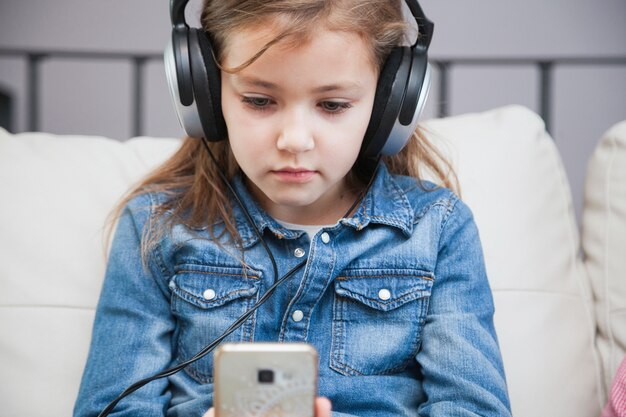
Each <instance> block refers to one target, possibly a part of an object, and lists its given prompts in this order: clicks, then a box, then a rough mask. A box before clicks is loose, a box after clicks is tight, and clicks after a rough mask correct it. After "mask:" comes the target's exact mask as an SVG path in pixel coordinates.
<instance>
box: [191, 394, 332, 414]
mask: <svg viewBox="0 0 626 417" xmlns="http://www.w3.org/2000/svg"><path fill="white" fill-rule="evenodd" d="M330 411H331V404H330V400H329V399H328V398H325V397H317V398H316V399H315V417H331V413H330ZM203 417H215V411H214V410H213V407H211V408H209V411H207V412H206V414H205V415H204V416H203Z"/></svg>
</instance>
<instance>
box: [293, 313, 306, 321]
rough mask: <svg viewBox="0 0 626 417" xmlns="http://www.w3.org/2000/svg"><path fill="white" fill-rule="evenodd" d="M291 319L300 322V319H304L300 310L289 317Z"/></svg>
mask: <svg viewBox="0 0 626 417" xmlns="http://www.w3.org/2000/svg"><path fill="white" fill-rule="evenodd" d="M291 318H292V319H293V321H302V319H303V318H304V313H303V312H302V311H300V310H296V311H294V312H293V314H292V315H291Z"/></svg>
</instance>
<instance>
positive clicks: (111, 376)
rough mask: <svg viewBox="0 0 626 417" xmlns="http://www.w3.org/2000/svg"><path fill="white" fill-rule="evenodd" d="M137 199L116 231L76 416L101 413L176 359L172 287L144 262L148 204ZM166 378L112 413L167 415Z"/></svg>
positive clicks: (146, 387)
mask: <svg viewBox="0 0 626 417" xmlns="http://www.w3.org/2000/svg"><path fill="white" fill-rule="evenodd" d="M146 200H148V199H147V198H146V199H142V201H143V202H144V203H146ZM134 202H135V204H134V206H135V208H134V209H133V208H132V205H133V202H131V206H129V207H131V208H129V207H127V208H126V209H125V210H124V212H123V214H122V216H121V218H120V220H119V223H118V226H117V230H116V232H115V237H114V240H113V245H112V247H111V253H110V256H109V261H108V265H107V271H106V275H105V279H104V283H103V287H102V292H101V294H100V300H99V302H98V307H97V309H96V317H95V321H94V326H93V334H92V340H91V347H90V350H89V355H88V359H87V365H86V367H85V370H84V373H83V378H82V382H81V386H80V390H79V393H78V398H77V401H76V403H75V407H74V416H75V417H90V416H97V415H98V414H99V413H100V412H101V411H102V410H103V409H104V408H105V407H106V406H107V405H108V404H109V403H110V402H111V401H112V400H114V399H115V398H116V397H117V396H118V395H119V394H120V393H121V392H122V391H124V390H125V389H126V388H127V387H128V386H130V385H131V384H132V383H134V382H136V381H138V380H140V379H142V378H145V377H148V376H151V375H153V374H155V373H157V372H159V371H162V370H164V369H165V368H167V367H168V366H169V365H170V363H171V361H172V347H171V338H172V332H173V329H174V321H173V317H172V314H171V310H170V303H169V296H168V293H167V288H166V287H165V283H164V281H162V280H161V278H160V277H159V276H158V268H157V267H154V266H153V267H144V264H143V263H142V260H141V249H140V248H141V235H142V228H143V224H144V223H145V221H146V220H145V219H146V218H147V217H148V216H149V207H146V206H149V203H146V204H144V206H141V204H140V203H137V202H136V201H135V200H134ZM167 383H168V382H167V379H160V380H156V381H153V382H151V383H149V384H148V385H146V386H145V387H143V388H141V389H139V390H138V391H135V392H134V393H133V394H131V395H130V396H128V397H126V398H125V399H123V400H122V401H120V402H119V403H118V405H117V406H116V407H115V409H114V410H113V412H112V413H111V414H110V415H111V416H116V417H122V416H133V417H142V416H163V415H164V414H165V409H166V408H167V406H168V403H169V398H170V396H169V393H168V390H167Z"/></svg>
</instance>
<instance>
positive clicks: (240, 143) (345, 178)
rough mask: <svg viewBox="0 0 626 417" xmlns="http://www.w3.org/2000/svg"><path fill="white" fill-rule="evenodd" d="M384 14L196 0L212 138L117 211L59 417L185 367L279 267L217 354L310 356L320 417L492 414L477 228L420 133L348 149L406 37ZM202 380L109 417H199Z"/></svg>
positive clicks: (162, 390)
mask: <svg viewBox="0 0 626 417" xmlns="http://www.w3.org/2000/svg"><path fill="white" fill-rule="evenodd" d="M178 3H181V2H176V1H174V2H173V3H172V4H174V9H173V15H176V13H177V12H180V8H178V9H177V8H176V7H177V4H178ZM184 3H186V2H185V1H183V2H182V4H183V6H182V9H184ZM413 3H414V2H413V1H412V2H409V5H410V6H411V7H413V9H415V7H416V4H413ZM178 6H180V4H178ZM402 7H403V5H402V3H401V2H400V1H399V0H384V1H383V0H336V1H329V0H271V1H269V0H246V1H241V0H239V1H235V0H219V1H218V0H205V3H204V5H203V11H202V25H203V29H204V30H205V31H206V32H207V34H208V35H207V37H206V38H203V37H201V38H200V39H199V40H198V42H199V43H200V44H201V46H202V44H203V43H204V44H205V46H204V48H207V45H208V43H210V45H208V46H209V47H212V48H213V50H212V54H213V55H214V56H211V54H207V55H208V56H207V55H203V58H204V59H205V60H207V62H206V64H207V66H209V65H212V62H209V61H211V60H213V59H215V60H216V62H217V65H218V66H219V68H220V70H219V71H218V72H219V77H220V80H219V82H220V84H219V85H220V86H221V90H220V93H221V95H219V94H218V95H217V96H216V97H217V98H218V99H217V106H218V107H219V104H221V111H219V113H220V115H221V114H223V120H224V123H225V127H226V129H227V139H226V140H223V141H211V142H209V140H213V139H215V138H211V137H210V136H211V135H209V134H203V136H204V138H203V139H194V138H187V139H186V140H185V141H184V142H183V144H182V147H181V148H180V150H179V151H178V152H177V153H176V154H175V155H174V156H173V157H171V158H170V159H169V160H168V161H167V162H166V163H165V164H164V165H162V166H161V167H160V168H158V169H157V170H156V171H155V172H153V173H152V174H151V175H150V176H149V177H148V178H147V179H146V180H145V181H144V182H143V183H142V184H140V185H139V186H138V187H137V188H135V189H134V190H133V191H132V192H131V193H130V195H129V196H128V197H127V198H126V199H125V200H124V201H123V202H122V204H121V207H122V209H120V212H119V216H118V217H119V223H118V226H117V231H116V234H115V238H114V241H113V246H112V249H111V253H110V258H109V264H108V268H107V273H106V277H105V281H104V286H103V289H102V294H101V299H100V303H99V305H98V309H97V314H96V320H95V324H94V332H93V340H92V346H91V350H90V354H89V358H88V363H87V366H86V369H85V372H84V376H83V381H82V385H81V389H80V393H79V396H78V400H77V403H76V407H75V415H76V416H93V415H97V413H98V412H99V411H100V410H102V409H103V408H104V407H105V406H106V404H107V403H109V402H110V401H111V400H113V399H114V398H115V397H116V396H117V395H118V394H119V393H120V392H121V391H122V390H123V389H124V388H126V387H127V386H129V385H130V384H131V383H132V382H134V381H136V380H138V379H140V378H143V377H145V376H147V375H151V374H154V373H156V372H159V371H161V370H163V369H165V368H168V367H169V366H172V365H175V364H178V363H181V362H184V361H187V360H189V359H190V358H191V357H193V356H194V355H195V354H196V353H197V352H198V351H200V350H201V349H202V348H203V347H204V346H206V345H208V344H209V343H210V342H211V341H213V340H214V339H216V338H217V337H219V336H220V335H221V334H222V333H224V331H225V330H226V329H227V328H228V327H229V326H230V325H231V324H232V323H233V322H234V321H235V320H236V319H237V318H238V317H239V316H241V315H242V314H243V313H244V312H246V311H248V310H249V309H250V308H251V307H252V306H253V305H254V304H255V302H256V301H257V300H259V299H260V297H262V296H263V294H264V293H265V292H266V291H267V289H268V288H269V287H270V286H271V285H272V284H274V283H275V282H276V280H278V279H279V277H281V276H283V275H285V274H287V273H288V272H289V271H292V272H293V271H295V272H293V276H291V277H290V278H289V279H288V280H287V281H285V282H284V283H283V284H281V285H280V286H278V287H277V288H276V291H275V293H274V294H273V296H272V297H271V298H269V299H268V300H267V301H266V302H265V303H264V304H263V305H262V306H261V307H260V308H259V309H258V310H256V311H255V312H254V313H253V314H252V315H251V316H250V317H249V318H248V319H247V320H246V321H245V322H244V324H243V325H242V326H241V327H239V328H237V329H236V330H235V331H234V332H233V333H232V334H230V335H229V336H228V337H227V338H226V340H229V341H245V342H252V341H255V342H258V341H280V342H302V341H304V342H308V343H310V344H312V345H313V346H314V347H315V348H316V349H317V351H318V353H319V357H320V364H319V366H320V369H319V392H320V395H321V396H323V397H326V398H328V399H329V400H330V402H331V403H332V407H333V410H334V411H333V415H334V416H361V417H368V416H417V415H420V416H433V417H434V416H452V415H454V416H509V415H510V407H509V401H508V397H507V391H506V383H505V378H504V372H503V367H502V363H501V358H500V352H499V348H498V344H497V339H496V335H495V331H494V326H493V320H492V318H493V302H492V296H491V292H490V288H489V285H488V281H487V277H486V275H485V267H484V264H483V258H482V252H481V247H480V243H479V238H478V232H477V230H476V227H475V224H474V221H473V219H472V215H471V213H470V211H469V209H468V208H467V207H466V206H465V205H464V204H463V202H462V201H461V200H460V199H459V198H458V197H457V196H456V195H455V194H454V193H453V192H452V191H450V190H449V189H450V188H451V189H453V190H454V186H453V185H454V181H453V178H454V177H453V174H452V173H451V170H450V167H449V166H448V165H447V164H446V163H445V162H443V161H442V160H441V158H440V157H439V156H438V154H437V153H436V152H435V151H434V149H433V147H431V146H430V145H429V144H428V142H427V140H426V138H425V137H424V136H423V135H421V134H420V132H419V130H416V131H415V132H413V134H412V135H411V132H409V135H410V136H411V139H410V140H409V142H408V144H407V145H406V146H405V147H404V149H403V150H402V152H400V153H399V154H397V155H395V156H389V157H385V158H384V159H383V160H382V161H380V162H379V163H377V162H378V161H377V160H376V159H374V162H372V158H369V157H368V155H367V152H365V151H364V149H363V148H364V146H365V145H364V137H366V138H367V137H368V135H369V134H370V132H369V130H370V129H371V128H370V127H369V126H370V120H374V119H375V118H376V117H377V116H376V115H377V110H376V106H377V103H376V102H377V100H379V94H382V93H381V92H380V91H378V89H377V88H378V86H379V85H380V83H381V82H382V81H384V80H382V78H384V77H385V75H384V74H386V68H387V65H391V64H390V62H391V61H392V60H393V53H392V51H393V50H394V48H397V47H398V45H401V44H402V43H403V39H404V37H405V34H406V33H407V31H408V29H409V28H408V27H407V23H406V19H405V18H404V17H403V12H402ZM417 7H419V6H417ZM414 22H415V19H413V23H414ZM174 39H175V41H176V37H175V38H174ZM184 39H185V40H187V39H189V41H190V45H192V41H193V36H192V35H185V37H184ZM209 50H210V49H209ZM390 56H391V58H390ZM192 64H194V63H193V62H192ZM194 68H195V67H192V70H193V69H194ZM381 74H383V75H381ZM193 76H194V77H197V76H198V73H197V71H196V72H195V74H193ZM202 78H209V79H210V78H211V76H210V74H208V75H207V76H204V75H202ZM201 81H202V80H201ZM179 92H183V93H184V88H183V87H181V89H180V91H179ZM213 93H214V92H213V91H212V92H211V94H213ZM183 96H184V94H183V95H181V97H180V99H181V100H184V98H183ZM214 99H215V97H214ZM414 99H415V100H417V97H415V98H414ZM196 100H197V101H198V106H199V107H200V105H201V103H200V101H201V100H200V99H199V98H198V97H196ZM214 101H215V100H214ZM205 111H206V108H205V109H204V110H202V108H201V116H204V113H205ZM184 118H185V116H184V115H183V119H184ZM383 119H384V118H380V117H378V120H376V121H375V123H374V124H382V123H384V120H383ZM219 123H220V122H219V121H218V120H217V119H215V120H214V121H213V123H209V122H206V121H203V126H202V127H203V128H204V131H207V130H210V129H211V128H213V127H214V126H209V125H212V124H216V125H217V124H219ZM207 126H208V127H207ZM188 132H189V131H188ZM196 136H197V135H196ZM213 155H215V156H214V158H215V159H212V158H213ZM222 168H223V169H224V174H225V175H224V176H225V180H226V181H224V180H222V178H221V176H220V172H221V171H220V170H221V169H222ZM420 170H423V171H427V172H430V174H431V176H434V177H435V178H437V179H438V181H439V183H440V185H442V186H443V187H442V186H439V187H438V186H435V184H433V183H430V182H427V181H422V180H420ZM228 186H232V188H233V189H234V191H233V192H231V191H229V188H228ZM446 187H447V188H446ZM237 199H239V200H240V203H239V202H237V201H236V200H237ZM300 264H302V265H303V267H302V268H300V269H297V266H298V265H300ZM212 382H213V365H212V357H211V356H210V355H207V356H205V357H203V358H202V359H200V360H198V361H196V362H193V363H192V364H190V365H189V366H187V367H186V368H185V369H184V370H183V371H181V372H178V373H175V374H172V375H169V376H168V377H167V379H160V380H157V381H154V382H152V383H151V384H148V385H146V386H145V387H144V388H142V389H139V390H137V391H136V392H134V393H133V394H132V395H130V396H129V397H127V398H125V399H124V400H123V401H121V402H120V403H119V404H118V406H117V408H116V410H114V411H115V412H114V415H116V416H135V417H136V416H148V415H150V416H156V415H168V416H202V415H203V414H204V413H205V412H206V411H207V410H208V409H209V408H210V407H211V405H212V393H213V384H212ZM317 405H318V407H317V412H318V416H328V415H330V411H329V407H328V402H327V401H324V400H320V401H318V404H317ZM210 413H212V410H211V411H210Z"/></svg>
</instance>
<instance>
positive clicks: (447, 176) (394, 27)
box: [112, 0, 459, 259]
mask: <svg viewBox="0 0 626 417" xmlns="http://www.w3.org/2000/svg"><path fill="white" fill-rule="evenodd" d="M268 20H272V22H273V23H275V24H277V25H278V27H279V28H280V32H279V35H278V36H277V37H276V38H275V39H273V40H272V41H270V42H268V43H267V44H266V45H265V46H264V47H263V48H262V49H261V50H260V51H258V53H257V54H255V55H254V56H252V57H250V59H249V60H248V61H247V62H245V63H244V64H242V65H241V66H239V67H237V68H222V69H223V70H225V71H228V72H237V71H239V70H241V69H243V68H245V67H246V66H248V65H250V64H251V63H252V62H254V61H255V60H256V59H257V58H258V57H260V56H261V55H262V54H263V53H264V52H265V51H266V50H267V49H269V48H270V47H272V45H274V44H276V43H278V42H279V41H280V42H294V44H296V43H297V42H303V41H306V40H307V38H308V37H309V36H312V35H313V34H314V28H315V27H317V26H318V25H324V27H325V28H328V29H329V30H335V31H343V32H351V33H356V34H357V35H359V36H361V37H362V38H363V39H364V40H365V41H366V44H367V45H370V47H371V54H370V56H371V57H372V60H373V63H374V65H375V66H376V67H377V68H378V69H379V71H380V69H381V68H382V65H383V64H384V62H385V60H386V58H387V56H388V55H389V53H390V51H391V50H392V48H393V47H395V46H398V45H400V44H401V43H402V42H403V39H404V36H405V33H406V30H407V23H406V21H405V19H404V17H403V13H402V8H401V1H400V0H246V1H241V0H205V1H204V5H203V9H202V15H201V22H202V27H203V28H204V29H205V31H207V32H209V33H210V35H211V38H212V41H213V43H214V48H215V50H216V54H217V56H216V59H217V62H218V65H219V62H222V60H223V56H224V53H225V51H226V50H227V48H228V42H229V37H230V36H232V34H233V33H235V32H236V31H238V30H241V29H242V28H253V27H255V25H261V24H263V23H266V22H267V21H268ZM209 146H210V147H211V150H212V152H213V154H214V155H216V158H217V160H218V162H219V164H220V166H222V167H224V168H225V170H226V174H227V176H228V178H232V177H233V176H234V175H235V174H236V173H237V172H238V169H239V168H238V166H237V162H236V161H235V159H234V157H233V155H232V152H231V151H230V147H229V145H228V141H222V142H209ZM383 160H384V162H385V163H386V165H387V167H388V168H389V170H390V171H391V172H392V173H396V174H401V175H409V176H412V177H415V178H417V179H421V178H423V175H425V174H428V175H429V176H430V178H434V179H436V181H437V182H438V183H439V185H441V186H445V187H448V188H450V189H452V190H453V191H455V192H457V193H458V192H459V190H458V181H457V179H456V175H455V173H454V171H453V169H452V167H451V165H450V163H449V162H448V161H446V159H445V158H444V157H443V156H442V155H441V154H440V153H439V152H438V151H437V149H436V148H435V147H434V146H433V145H432V144H431V143H430V142H429V141H428V139H427V138H426V135H424V133H423V132H422V130H421V129H420V128H418V129H417V130H416V131H415V132H414V133H413V137H412V138H411V139H410V140H409V142H408V144H407V146H405V148H404V149H403V150H402V151H401V152H400V153H399V154H398V155H395V156H390V157H385V158H384V159H383ZM147 192H157V193H161V194H163V195H165V196H166V197H167V198H166V201H165V203H163V204H161V205H159V206H158V207H154V208H153V213H154V215H155V218H156V220H159V221H152V222H149V226H148V227H146V229H145V230H144V234H143V237H142V254H143V256H144V259H145V258H146V255H147V254H148V253H149V251H150V249H151V248H152V247H153V246H154V245H155V244H156V242H157V241H158V240H159V239H160V238H161V237H162V236H163V235H164V234H165V233H166V232H167V231H168V230H169V229H170V228H171V227H172V225H173V224H174V223H179V222H182V223H185V224H187V225H189V226H190V227H202V226H206V225H208V226H209V232H210V233H211V235H212V236H213V228H212V227H210V226H212V225H214V224H216V223H218V222H224V226H225V227H224V228H223V230H224V232H226V233H228V234H229V235H230V236H232V237H233V238H234V239H235V240H237V239H238V237H239V236H238V233H237V229H236V227H235V224H234V219H233V218H232V207H231V206H230V201H229V197H228V192H227V189H226V186H225V185H224V184H223V182H222V181H221V179H220V177H219V174H218V171H217V167H216V166H215V164H214V163H213V162H212V161H211V159H210V157H209V155H208V154H207V152H206V150H205V149H203V144H202V143H201V141H200V140H198V139H193V138H185V139H184V140H183V143H182V145H181V147H180V149H179V150H178V151H177V152H176V153H175V154H174V155H173V156H172V157H170V158H169V159H168V160H167V161H166V162H165V163H164V164H162V165H161V166H160V167H158V168H157V169H156V170H154V171H153V172H152V173H150V174H149V175H148V176H147V177H146V178H145V179H144V180H143V181H142V182H141V183H140V184H138V185H137V186H135V187H134V188H133V189H132V190H130V192H129V193H128V194H127V195H126V196H125V197H124V198H123V199H122V201H121V202H120V203H119V204H118V206H117V207H116V209H115V210H114V212H113V214H112V220H115V219H117V218H118V217H119V215H120V214H121V212H122V210H123V208H124V206H125V205H126V204H127V203H128V202H129V200H131V199H132V198H134V197H136V196H137V195H140V194H143V193H147ZM166 213H167V216H166V215H165V214H166ZM160 220H163V221H160ZM213 237H215V236H213Z"/></svg>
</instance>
